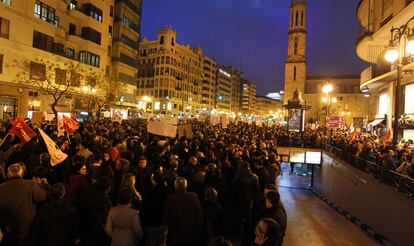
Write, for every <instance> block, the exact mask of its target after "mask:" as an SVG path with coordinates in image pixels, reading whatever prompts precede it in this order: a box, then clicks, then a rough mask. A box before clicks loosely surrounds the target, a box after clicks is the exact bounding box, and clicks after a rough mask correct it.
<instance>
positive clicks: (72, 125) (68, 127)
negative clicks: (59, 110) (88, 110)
mask: <svg viewBox="0 0 414 246" xmlns="http://www.w3.org/2000/svg"><path fill="white" fill-rule="evenodd" d="M78 128H79V124H78V122H77V121H76V120H75V119H73V118H72V117H70V118H69V117H66V116H65V115H63V129H65V131H66V132H67V133H69V134H72V133H73V132H74V131H76V130H77V129H78Z"/></svg>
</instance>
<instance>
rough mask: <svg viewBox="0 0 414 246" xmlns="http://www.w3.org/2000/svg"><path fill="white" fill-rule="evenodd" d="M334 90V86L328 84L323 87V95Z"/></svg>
mask: <svg viewBox="0 0 414 246" xmlns="http://www.w3.org/2000/svg"><path fill="white" fill-rule="evenodd" d="M332 90H333V87H332V85H331V84H329V83H326V84H325V85H324V86H323V87H322V92H323V93H326V94H328V93H330V92H331V91H332Z"/></svg>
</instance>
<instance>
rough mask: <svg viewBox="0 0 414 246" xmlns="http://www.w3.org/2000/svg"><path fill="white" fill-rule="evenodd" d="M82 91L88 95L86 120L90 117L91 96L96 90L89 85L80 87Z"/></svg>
mask: <svg viewBox="0 0 414 246" xmlns="http://www.w3.org/2000/svg"><path fill="white" fill-rule="evenodd" d="M82 91H84V92H85V93H87V94H88V118H89V117H90V113H91V112H89V111H90V107H91V95H92V94H96V92H97V90H96V88H94V87H91V86H90V85H84V86H82Z"/></svg>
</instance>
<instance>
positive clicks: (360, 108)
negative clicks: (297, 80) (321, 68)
mask: <svg viewBox="0 0 414 246" xmlns="http://www.w3.org/2000/svg"><path fill="white" fill-rule="evenodd" d="M326 83H329V84H330V85H332V91H331V92H330V93H329V94H328V95H327V94H323V93H322V88H323V86H324V85H326ZM304 99H305V100H306V103H307V104H309V105H311V108H310V109H309V110H307V111H306V119H307V120H308V121H318V122H324V121H325V119H326V116H327V115H328V116H340V117H342V119H343V123H346V124H347V125H350V124H351V123H353V119H354V118H361V117H363V118H364V117H367V116H368V115H369V110H370V107H373V105H370V98H369V97H366V96H364V94H363V93H362V92H361V90H360V89H359V75H331V76H319V75H308V76H307V78H306V83H305V93H304ZM371 117H373V116H372V115H371Z"/></svg>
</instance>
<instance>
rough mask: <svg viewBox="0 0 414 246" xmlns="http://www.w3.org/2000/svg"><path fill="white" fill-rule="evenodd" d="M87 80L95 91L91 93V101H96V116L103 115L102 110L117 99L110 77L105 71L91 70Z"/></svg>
mask: <svg viewBox="0 0 414 246" xmlns="http://www.w3.org/2000/svg"><path fill="white" fill-rule="evenodd" d="M85 81H86V83H87V85H86V86H88V88H92V89H93V92H92V93H89V99H90V101H89V103H92V102H93V103H94V105H95V109H96V117H97V118H98V119H99V118H100V117H101V110H102V108H103V107H105V106H106V105H108V104H109V103H110V102H111V101H113V100H114V99H115V94H114V93H113V88H111V83H110V81H109V78H108V77H106V76H105V74H104V73H103V72H99V73H98V72H96V71H90V72H89V73H87V75H86V78H85Z"/></svg>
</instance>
